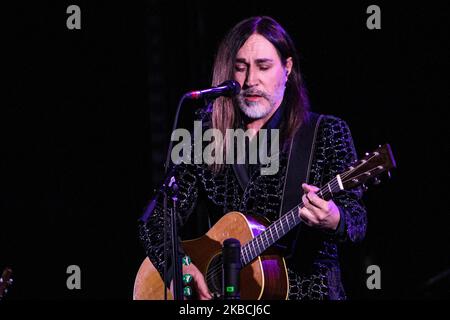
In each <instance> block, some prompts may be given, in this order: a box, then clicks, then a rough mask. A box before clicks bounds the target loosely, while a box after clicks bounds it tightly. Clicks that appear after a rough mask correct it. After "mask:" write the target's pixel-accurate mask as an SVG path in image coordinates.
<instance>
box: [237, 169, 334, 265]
mask: <svg viewBox="0 0 450 320" xmlns="http://www.w3.org/2000/svg"><path fill="white" fill-rule="evenodd" d="M342 189H343V188H342V183H341V181H340V176H339V175H338V176H336V177H335V178H333V179H332V180H331V181H330V182H328V183H327V184H326V185H324V186H323V187H322V188H320V191H319V192H317V195H318V196H319V197H320V198H322V199H324V200H329V199H331V198H332V197H333V194H335V193H337V192H339V191H340V190H342ZM303 207H304V204H303V202H300V204H298V205H297V206H296V207H295V208H293V209H291V210H289V211H288V212H287V213H286V214H284V215H283V216H282V217H280V218H279V219H278V220H276V221H275V222H274V223H272V224H271V225H270V226H269V227H267V228H266V229H265V230H264V231H262V232H261V233H260V234H258V235H256V236H255V237H254V238H253V239H252V240H250V241H249V242H248V243H246V244H245V245H244V246H242V248H241V262H242V266H243V267H244V266H246V265H247V264H249V263H250V262H251V261H253V259H255V258H256V257H257V256H259V255H260V254H261V253H263V252H264V251H265V250H266V249H267V248H269V247H270V246H271V245H273V244H274V243H275V242H276V241H278V240H279V239H280V238H282V237H283V236H284V235H286V234H287V233H288V232H289V231H290V230H292V229H293V228H294V227H295V226H297V225H298V224H300V222H301V219H300V216H299V212H298V210H299V209H301V208H303Z"/></svg>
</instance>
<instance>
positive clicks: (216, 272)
mask: <svg viewBox="0 0 450 320" xmlns="http://www.w3.org/2000/svg"><path fill="white" fill-rule="evenodd" d="M352 171H354V170H351V171H349V172H347V173H344V174H343V175H342V176H341V179H344V178H345V177H347V176H348V175H349V174H350V173H351V172H352ZM327 185H330V188H331V189H333V188H335V187H337V186H338V185H339V183H338V180H337V179H336V178H333V179H332V180H331V181H330V182H329V183H327V184H326V185H325V186H324V187H322V188H321V189H320V191H319V192H320V193H321V194H322V196H324V192H322V191H323V190H322V189H324V190H325V194H327V193H329V191H328V188H327V187H326V186H327ZM319 192H318V193H319ZM302 205H303V202H302V203H300V204H299V205H297V206H296V207H295V208H293V209H291V210H289V211H288V212H287V213H286V214H285V215H283V216H282V217H281V218H279V219H278V220H276V221H275V222H274V223H272V225H271V226H269V227H268V228H267V229H266V230H268V229H274V228H275V231H276V233H277V235H278V234H279V233H278V231H280V230H281V231H284V230H283V229H284V228H283V223H282V222H281V221H282V220H283V219H284V218H286V219H287V217H288V216H290V215H292V214H293V213H295V211H296V210H298V208H299V207H300V206H302ZM294 219H295V218H294ZM278 224H281V226H278ZM266 230H264V231H263V232H262V233H260V234H259V235H257V236H256V237H254V238H253V239H252V240H250V241H249V242H248V243H246V244H245V245H244V247H243V250H242V251H244V250H245V248H247V247H249V246H250V245H251V244H252V243H253V247H254V248H255V244H254V242H257V241H258V239H259V238H260V239H261V240H262V244H263V245H266V246H267V245H268V244H269V241H268V240H269V239H267V238H266V243H264V239H263V238H262V236H261V235H262V234H263V233H264V232H265V231H266ZM283 236H284V235H283ZM283 236H281V237H283ZM281 237H279V238H278V239H280V238H281ZM255 239H257V240H255ZM278 239H277V240H278ZM275 242H276V240H275ZM258 248H259V246H258ZM249 250H250V254H251V253H252V252H251V251H252V249H249ZM255 253H256V250H255ZM256 256H258V255H256ZM241 257H243V254H242V253H241ZM245 260H246V259H245V257H244V261H245ZM251 260H253V259H251ZM251 260H250V261H251ZM250 261H248V262H250ZM248 262H246V263H245V264H247V263H248ZM221 272H222V265H221V264H218V265H216V266H215V267H212V269H211V270H209V272H208V273H207V276H206V280H207V282H208V281H210V280H213V279H212V278H215V277H216V276H218V275H219V274H220V273H221Z"/></svg>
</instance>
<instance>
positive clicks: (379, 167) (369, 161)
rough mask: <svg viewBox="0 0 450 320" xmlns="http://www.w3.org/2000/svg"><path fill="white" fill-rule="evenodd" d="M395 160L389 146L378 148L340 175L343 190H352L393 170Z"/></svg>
mask: <svg viewBox="0 0 450 320" xmlns="http://www.w3.org/2000/svg"><path fill="white" fill-rule="evenodd" d="M395 167H396V164H395V159H394V156H393V154H392V150H391V147H390V145H389V144H385V145H383V146H380V147H378V149H376V150H375V151H373V152H371V153H366V155H365V157H364V158H362V159H360V160H359V161H357V162H356V163H355V164H353V165H352V166H351V167H350V168H349V169H348V170H347V171H345V172H344V173H342V174H341V175H340V177H341V180H342V185H343V187H344V189H352V188H355V187H357V186H360V185H362V184H364V183H366V182H368V181H369V180H372V179H375V182H377V177H378V176H379V175H380V174H382V173H383V172H386V171H387V172H389V170H390V169H392V168H395Z"/></svg>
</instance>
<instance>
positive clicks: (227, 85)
mask: <svg viewBox="0 0 450 320" xmlns="http://www.w3.org/2000/svg"><path fill="white" fill-rule="evenodd" d="M240 91H241V86H240V85H239V83H238V82H237V81H234V80H227V81H225V82H223V83H222V84H220V85H218V86H217V87H212V88H208V89H204V90H198V91H191V92H189V93H187V94H186V97H187V98H189V99H202V98H210V99H215V98H218V97H221V96H226V97H232V96H235V95H237V94H238V93H239V92H240Z"/></svg>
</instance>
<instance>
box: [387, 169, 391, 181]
mask: <svg viewBox="0 0 450 320" xmlns="http://www.w3.org/2000/svg"><path fill="white" fill-rule="evenodd" d="M387 175H388V177H389V179H390V178H391V172H390V171H389V170H388V172H387Z"/></svg>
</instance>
